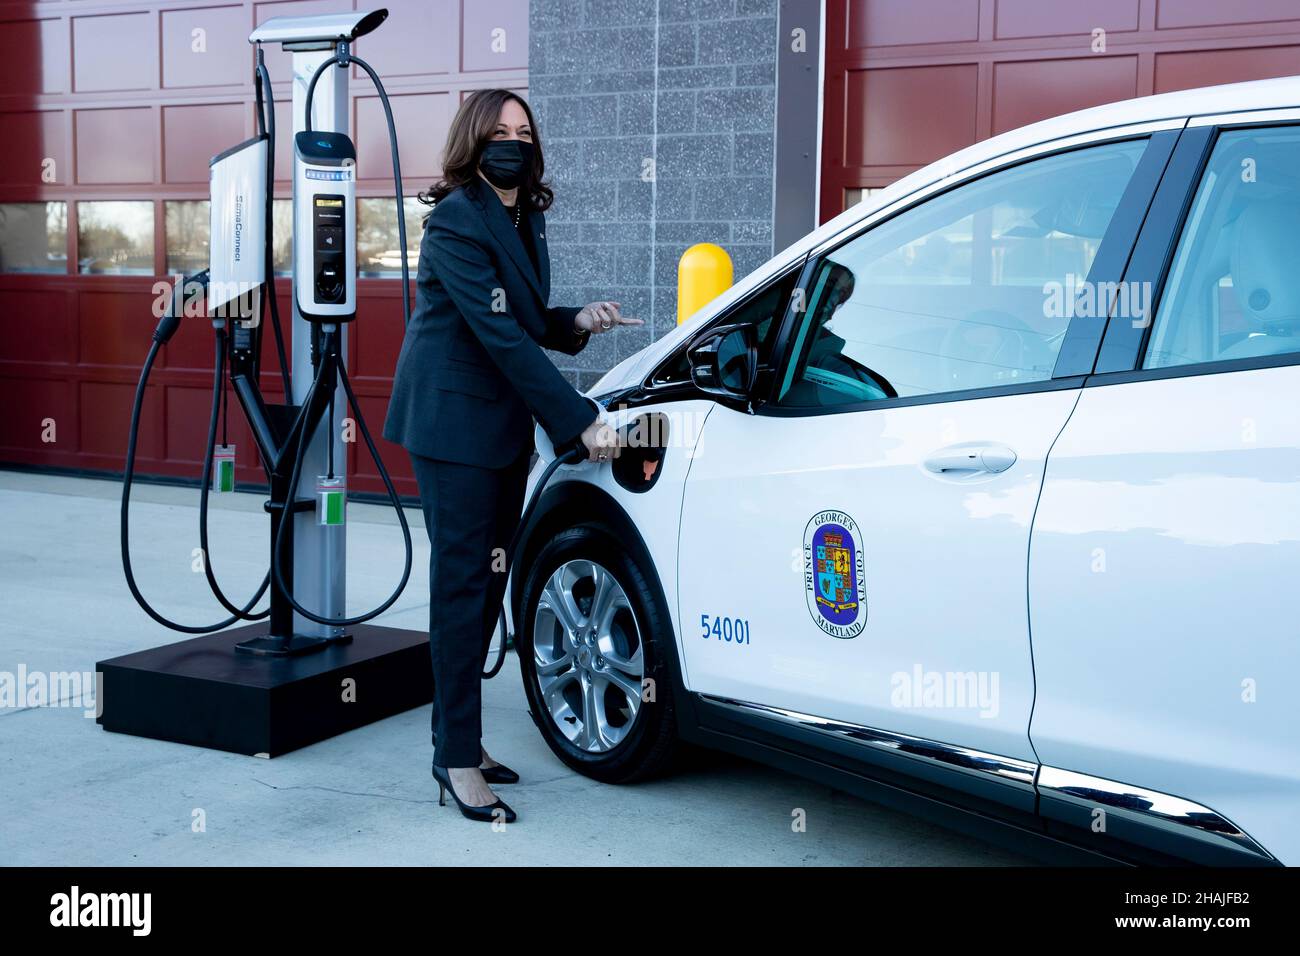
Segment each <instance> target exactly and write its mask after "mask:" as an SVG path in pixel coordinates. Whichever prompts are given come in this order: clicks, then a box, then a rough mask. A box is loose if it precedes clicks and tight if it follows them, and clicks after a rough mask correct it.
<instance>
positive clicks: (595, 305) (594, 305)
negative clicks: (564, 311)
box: [573, 302, 645, 335]
mask: <svg viewBox="0 0 1300 956" xmlns="http://www.w3.org/2000/svg"><path fill="white" fill-rule="evenodd" d="M620 308H622V306H621V305H619V304H618V303H617V302H589V303H588V304H587V305H584V306H583V307H582V310H581V311H580V312H579V313H578V314H577V316H576V317H575V318H574V320H573V327H574V328H575V329H578V330H579V331H585V332H591V333H592V334H595V335H599V334H600V333H601V332H608V331H609V330H610V329H616V328H618V327H619V326H620V325H645V321H644V320H642V319H632V318H628V317H626V316H624V315H621V314H620V313H619V309H620Z"/></svg>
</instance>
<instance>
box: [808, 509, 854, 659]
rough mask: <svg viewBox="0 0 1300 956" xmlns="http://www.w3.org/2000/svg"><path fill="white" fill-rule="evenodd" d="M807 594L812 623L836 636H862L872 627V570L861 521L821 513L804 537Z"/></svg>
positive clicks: (840, 513)
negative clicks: (868, 566) (869, 621)
mask: <svg viewBox="0 0 1300 956" xmlns="http://www.w3.org/2000/svg"><path fill="white" fill-rule="evenodd" d="M803 577H804V582H803V586H804V592H805V596H806V598H807V600H808V613H809V614H811V615H812V619H813V623H815V624H816V625H817V626H818V627H820V628H821V629H822V630H823V631H825V632H826V633H827V634H829V635H830V636H831V637H838V638H843V639H847V638H850V637H857V636H858V635H859V634H861V633H862V629H863V628H864V627H866V624H867V570H866V563H865V561H864V560H863V556H862V534H861V532H860V531H859V530H858V525H857V522H855V521H854V520H853V519H852V518H850V517H849V516H848V515H846V514H845V513H844V512H842V511H819V512H817V514H815V515H813V516H812V520H810V521H809V522H808V526H807V527H806V528H804V532H803Z"/></svg>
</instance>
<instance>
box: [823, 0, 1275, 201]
mask: <svg viewBox="0 0 1300 956" xmlns="http://www.w3.org/2000/svg"><path fill="white" fill-rule="evenodd" d="M826 16H827V24H826V101H825V113H824V116H825V123H824V134H823V142H822V189H821V210H820V212H821V220H822V221H823V222H824V221H825V220H827V219H830V218H831V217H832V216H834V215H836V214H837V213H839V212H841V211H843V210H844V208H845V207H846V206H848V205H851V204H852V203H854V202H856V201H857V200H858V199H859V198H861V196H862V191H863V190H864V189H875V188H879V187H881V186H887V185H889V183H891V182H893V181H894V180H896V179H899V178H900V177H902V176H904V175H906V174H907V173H910V172H912V171H913V170H915V169H918V168H919V167H921V166H924V165H925V164H926V163H929V162H931V161H933V160H935V159H938V158H940V157H941V156H943V155H945V154H947V153H950V152H952V151H954V150H956V149H959V148H961V147H963V146H967V145H969V144H971V143H973V142H976V141H977V140H981V139H985V138H987V137H989V136H992V135H994V134H997V133H1001V132H1004V131H1006V130H1009V129H1014V128H1016V127H1017V126H1023V125H1025V124H1026V123H1032V122H1034V121H1036V120H1040V119H1044V118H1046V117H1049V116H1054V115H1056V114H1059V113H1065V112H1069V111H1071V110H1077V109H1083V108H1084V107H1088V106H1096V105H1098V104H1101V103H1110V102H1113V101H1115V100H1123V99H1128V98H1130V97H1134V96H1146V95H1149V94H1151V93H1163V92H1167V91H1169V90H1179V89H1187V88H1190V87H1196V86H1210V85H1213V84H1216V83H1232V82H1237V81H1239V80H1255V79H1263V78H1266V77H1274V76H1288V75H1292V74H1300V2H1297V0H1237V2H1234V3H1227V2H1223V0H1089V2H1087V3H1074V2H1068V0H827V4H826Z"/></svg>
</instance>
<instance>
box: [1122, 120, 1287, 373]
mask: <svg viewBox="0 0 1300 956" xmlns="http://www.w3.org/2000/svg"><path fill="white" fill-rule="evenodd" d="M1298 231H1300V130H1297V129H1296V128H1295V127H1274V128H1271V129H1252V130H1239V131H1232V132H1226V133H1223V134H1222V135H1221V136H1220V137H1219V139H1218V142H1217V143H1215V146H1214V152H1213V153H1212V154H1211V156H1210V162H1209V164H1208V166H1207V168H1206V171H1205V175H1204V177H1203V178H1202V180H1201V185H1200V188H1199V189H1198V190H1197V194H1196V198H1195V199H1194V200H1193V202H1192V208H1191V212H1190V213H1189V215H1188V218H1187V224H1186V226H1185V227H1184V229H1183V235H1182V238H1181V239H1180V240H1179V244H1178V251H1177V252H1176V253H1175V255H1174V265H1173V268H1172V269H1171V270H1170V273H1169V284H1168V286H1167V288H1166V290H1165V294H1164V296H1163V298H1162V299H1161V301H1160V305H1159V309H1158V311H1157V314H1156V320H1155V326H1154V328H1153V330H1152V335H1151V344H1150V346H1149V348H1148V350H1147V354H1146V358H1145V359H1144V361H1143V367H1144V368H1168V367H1170V366H1177V365H1195V364H1200V363H1202V362H1219V361H1228V360H1231V359H1244V358H1259V357H1263V356H1270V355H1285V354H1288V353H1297V352H1300V242H1297V240H1296V235H1297V232H1298Z"/></svg>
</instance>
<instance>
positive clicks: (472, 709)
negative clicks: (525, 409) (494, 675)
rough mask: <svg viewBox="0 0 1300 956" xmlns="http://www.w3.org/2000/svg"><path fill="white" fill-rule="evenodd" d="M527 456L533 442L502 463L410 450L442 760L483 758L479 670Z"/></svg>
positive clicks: (437, 756) (449, 763)
mask: <svg viewBox="0 0 1300 956" xmlns="http://www.w3.org/2000/svg"><path fill="white" fill-rule="evenodd" d="M530 457H531V449H529V450H528V451H525V452H524V453H523V454H522V455H521V456H520V457H519V459H518V460H516V461H515V462H513V463H512V464H510V465H507V466H505V467H504V468H481V467H478V466H476V465H462V464H458V463H456V462H450V461H437V460H434V459H432V458H424V457H423V456H420V455H411V463H412V465H413V466H414V469H415V480H416V483H417V484H418V485H419V488H420V504H421V507H422V508H423V509H424V523H425V527H426V529H427V530H428V533H429V545H430V548H431V553H430V555H429V652H430V655H431V657H432V662H433V714H432V717H431V720H430V729H431V730H432V732H433V736H434V741H435V743H434V750H433V762H434V764H435V765H436V766H439V767H477V766H478V765H479V763H480V761H481V755H480V752H479V748H480V738H481V737H482V734H483V713H482V712H483V696H482V687H481V672H482V670H483V666H484V663H485V661H486V659H487V652H488V649H489V647H490V646H491V641H492V635H493V633H494V631H495V630H496V625H497V615H498V612H499V610H500V608H501V602H502V599H503V597H504V596H505V586H506V576H507V573H508V571H509V569H508V568H506V567H504V561H505V559H504V553H505V549H506V546H507V545H508V544H509V543H510V537H511V535H513V534H514V532H515V527H516V526H517V525H518V523H519V513H520V511H521V510H522V508H523V501H524V490H525V488H526V486H527V483H528V463H529V459H530ZM498 549H499V550H498ZM501 639H502V640H505V636H504V635H502V636H501Z"/></svg>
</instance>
